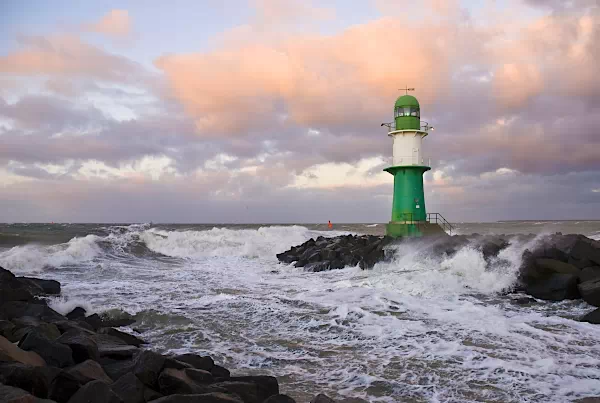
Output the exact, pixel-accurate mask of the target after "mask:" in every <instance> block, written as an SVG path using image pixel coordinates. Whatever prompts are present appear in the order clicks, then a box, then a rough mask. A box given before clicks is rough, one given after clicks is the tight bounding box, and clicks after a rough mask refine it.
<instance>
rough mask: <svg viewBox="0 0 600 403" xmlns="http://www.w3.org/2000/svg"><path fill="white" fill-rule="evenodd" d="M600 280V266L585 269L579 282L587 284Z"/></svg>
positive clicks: (580, 274)
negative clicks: (587, 282)
mask: <svg viewBox="0 0 600 403" xmlns="http://www.w3.org/2000/svg"><path fill="white" fill-rule="evenodd" d="M597 278H600V266H589V267H585V268H583V269H582V270H581V273H579V281H581V282H582V283H583V282H586V281H590V280H595V279H597Z"/></svg>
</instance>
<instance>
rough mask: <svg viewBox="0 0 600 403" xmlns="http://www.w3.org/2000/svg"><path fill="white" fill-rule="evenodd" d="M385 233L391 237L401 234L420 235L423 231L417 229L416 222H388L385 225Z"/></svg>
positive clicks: (401, 235)
mask: <svg viewBox="0 0 600 403" xmlns="http://www.w3.org/2000/svg"><path fill="white" fill-rule="evenodd" d="M385 234H386V235H387V236H391V237H392V238H398V237H403V236H411V237H418V236H422V235H423V233H422V232H421V231H420V230H419V227H418V226H417V225H416V224H404V223H395V222H390V223H388V224H387V225H386V227H385Z"/></svg>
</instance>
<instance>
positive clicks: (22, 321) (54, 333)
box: [11, 316, 60, 342]
mask: <svg viewBox="0 0 600 403" xmlns="http://www.w3.org/2000/svg"><path fill="white" fill-rule="evenodd" d="M12 323H14V325H15V329H13V331H12V340H11V341H13V342H18V341H19V340H21V339H22V338H24V337H25V336H26V335H27V334H28V333H29V332H31V331H33V330H36V331H37V332H38V333H39V334H41V335H43V336H45V337H46V338H48V339H50V340H56V339H58V338H59V337H60V331H59V329H58V327H57V326H56V325H55V324H54V323H46V322H44V321H42V320H41V319H38V318H34V317H30V316H24V317H22V318H15V319H13V320H12Z"/></svg>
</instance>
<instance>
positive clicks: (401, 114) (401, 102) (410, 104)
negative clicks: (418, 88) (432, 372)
mask: <svg viewBox="0 0 600 403" xmlns="http://www.w3.org/2000/svg"><path fill="white" fill-rule="evenodd" d="M394 119H395V123H396V130H413V129H414V130H419V129H420V128H421V107H420V106H419V101H417V98H415V97H413V96H412V95H402V96H401V97H399V98H398V99H397V100H396V103H395V105H394Z"/></svg>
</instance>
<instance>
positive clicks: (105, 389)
mask: <svg viewBox="0 0 600 403" xmlns="http://www.w3.org/2000/svg"><path fill="white" fill-rule="evenodd" d="M68 403H123V401H122V400H121V399H120V398H119V396H117V395H116V394H115V392H113V391H112V390H111V389H110V387H109V386H108V385H107V384H105V383H104V382H101V381H92V382H89V383H86V384H85V385H84V386H82V387H81V389H79V390H78V391H77V392H76V393H75V394H74V395H73V396H72V397H71V398H70V399H69V401H68Z"/></svg>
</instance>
